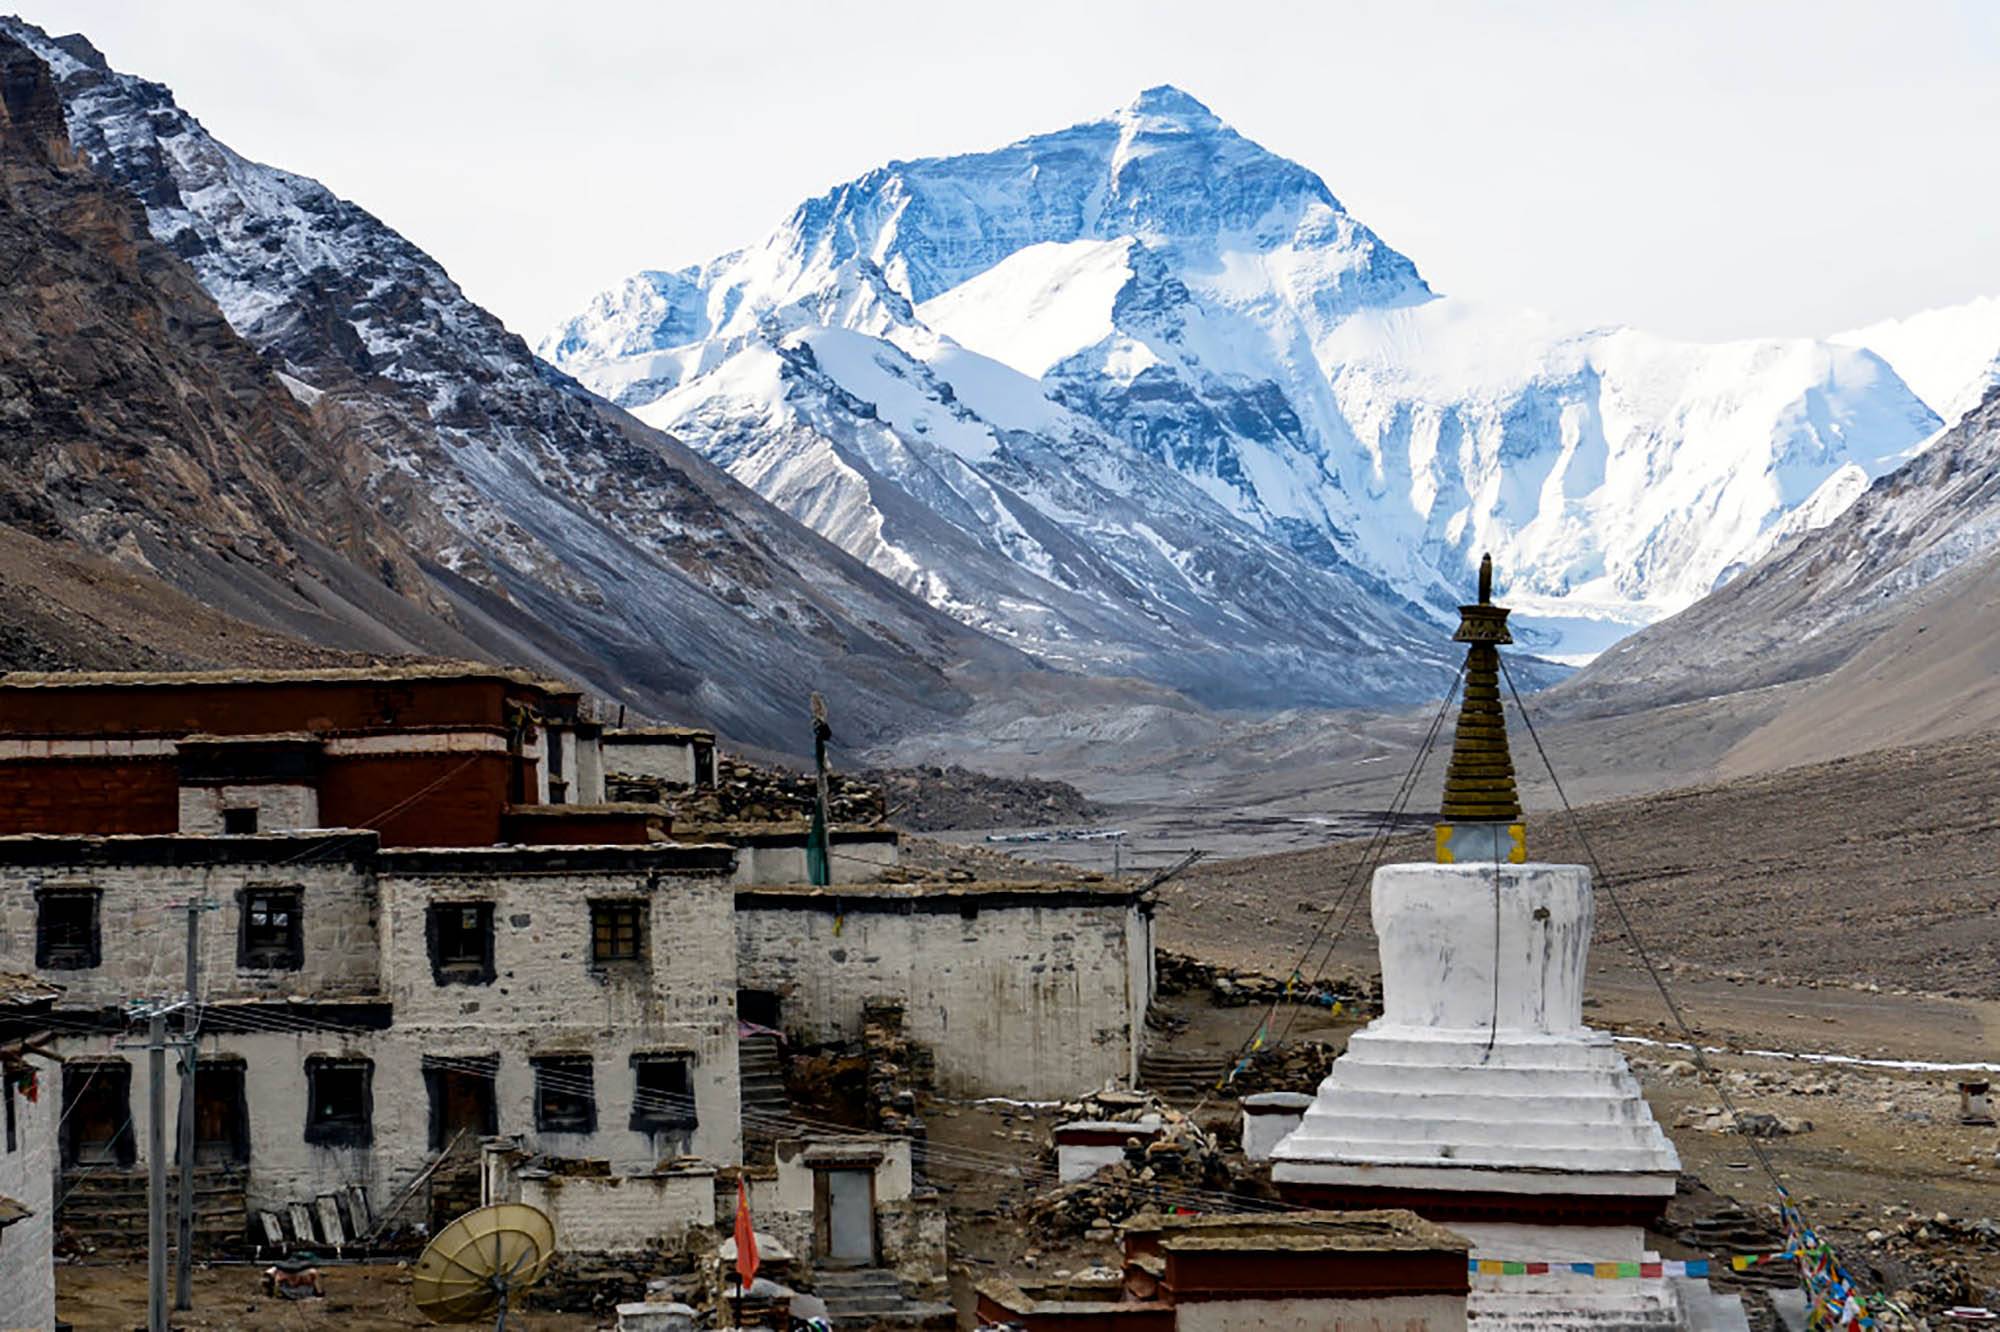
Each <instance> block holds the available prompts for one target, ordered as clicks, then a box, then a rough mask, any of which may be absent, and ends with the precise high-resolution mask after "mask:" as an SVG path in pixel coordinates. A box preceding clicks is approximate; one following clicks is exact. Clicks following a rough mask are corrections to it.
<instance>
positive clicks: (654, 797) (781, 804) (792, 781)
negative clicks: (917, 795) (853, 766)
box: [604, 754, 888, 825]
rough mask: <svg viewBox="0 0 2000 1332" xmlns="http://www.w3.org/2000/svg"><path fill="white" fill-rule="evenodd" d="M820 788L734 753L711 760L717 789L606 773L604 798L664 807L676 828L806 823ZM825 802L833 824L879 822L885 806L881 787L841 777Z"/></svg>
mask: <svg viewBox="0 0 2000 1332" xmlns="http://www.w3.org/2000/svg"><path fill="white" fill-rule="evenodd" d="M818 795H819V787H818V783H817V782H816V781H815V780H814V779H813V777H812V776H811V775H810V774H808V773H802V772H790V771H787V770H785V769H782V768H767V767H764V766H762V765H760V764H756V763H752V762H750V761H749V760H748V759H743V758H738V757H737V756H735V755H733V754H718V755H716V759H715V786H714V787H713V788H712V789H704V790H698V791H690V790H688V789H687V788H686V787H684V786H677V785H673V784H670V783H668V782H665V781H663V780H661V779H660V778H658V777H642V776H638V775H636V774H633V773H623V772H608V773H606V774H605V775H604V797H605V799H607V800H611V801H616V802H630V803H636V804H647V805H666V806H667V807H668V809H669V811H670V812H671V813H672V815H673V817H674V819H675V820H676V821H677V822H680V823H692V824H701V823H786V822H792V821H796V820H800V819H810V818H811V817H812V813H813V806H814V804H815V803H816V802H817V800H818ZM827 803H828V807H829V810H830V813H831V816H832V820H833V822H834V823H835V824H839V825H849V824H875V823H880V822H881V821H882V819H883V816H884V815H885V814H886V813H887V810H888V806H887V804H886V802H885V801H884V799H883V795H882V788H881V787H880V786H877V785H875V784H874V783H872V782H867V781H864V780H862V779H861V778H859V777H853V776H849V775H847V774H845V773H839V772H836V773H833V774H832V775H831V776H830V777H829V778H828V779H827Z"/></svg>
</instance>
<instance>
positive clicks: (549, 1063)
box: [529, 1055, 597, 1133]
mask: <svg viewBox="0 0 2000 1332" xmlns="http://www.w3.org/2000/svg"><path fill="white" fill-rule="evenodd" d="M529 1062H531V1063H532V1064H533V1065H534V1068H535V1128H536V1129H537V1130H538V1131H539V1132H542V1133H595V1132H596V1131H597V1078H596V1072H595V1068H594V1065H593V1063H592V1061H591V1058H590V1056H589V1055H545V1056H542V1057H540V1058H536V1059H532V1060H530V1061H529Z"/></svg>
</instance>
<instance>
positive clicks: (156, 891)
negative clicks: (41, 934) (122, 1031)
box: [0, 837, 381, 1008]
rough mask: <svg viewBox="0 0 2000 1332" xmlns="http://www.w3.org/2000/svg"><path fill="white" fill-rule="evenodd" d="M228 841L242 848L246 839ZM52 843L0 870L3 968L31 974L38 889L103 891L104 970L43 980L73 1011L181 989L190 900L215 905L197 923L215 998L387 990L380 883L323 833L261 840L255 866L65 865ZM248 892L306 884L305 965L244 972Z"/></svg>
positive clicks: (59, 845)
mask: <svg viewBox="0 0 2000 1332" xmlns="http://www.w3.org/2000/svg"><path fill="white" fill-rule="evenodd" d="M231 840H232V842H236V844H237V845H239V846H240V845H244V844H246V843H248V841H249V839H242V841H241V842H237V841H236V839H231ZM48 845H49V857H50V859H49V862H48V863H46V864H43V865H37V866H14V865H8V866H0V970H4V971H21V972H33V971H34V970H35V920H36V897H35V892H36V890H37V889H38V888H49V887H56V886H61V887H65V888H81V887H89V888H95V889H97V890H98V891H99V892H100V893H102V897H101V898H100V900H99V904H98V911H99V925H100V932H101V934H102V937H103V964H102V965H101V966H98V967H96V968H93V969H91V970H88V971H51V972H48V973H46V976H45V979H48V980H52V981H55V982H56V983H58V984H60V985H62V986H63V987H64V988H65V993H64V994H63V1006H64V1007H65V1008H94V1007H107V1006H112V1007H115V1006H118V1005H121V1004H123V1003H125V1001H126V1000H128V999H131V998H135V997H140V996H145V995H169V994H172V995H177V994H179V993H180V992H181V990H182V989H183V987H184V985H185V982H186V976H187V963H186V944H185V942H184V940H185V938H186V919H187V917H186V915H185V914H184V913H183V912H181V911H177V910H173V909H171V906H172V904H173V903H177V902H183V901H186V900H187V899H189V898H190V897H193V898H195V899H198V900H207V901H210V902H214V903H215V904H216V909H215V910H212V911H207V912H204V913H203V915H202V920H201V969H202V978H203V984H202V988H203V991H204V993H205V994H206V995H207V996H208V999H209V1001H210V1002H211V1003H213V1002H216V1001H218V1000H223V999H238V998H252V997H264V998H271V997H283V996H289V995H312V996H315V997H318V998H361V997H366V996H370V995H374V994H377V993H379V992H380V989H381V970H380V958H381V954H380V950H379V948H378V947H377V936H376V913H377V897H376V890H375V883H374V879H373V877H372V875H371V874H370V873H369V872H368V870H367V869H366V867H365V866H363V865H359V864H356V863H355V862H354V861H353V860H352V859H350V858H347V857H344V856H342V855H341V854H340V853H339V852H338V851H334V852H331V853H326V854H322V851H323V849H324V848H325V847H326V846H327V843H326V841H325V839H323V838H296V839H294V838H284V837H272V838H260V839H258V842H257V847H258V851H259V854H260V857H262V858H261V859H260V861H259V862H257V863H249V864H229V863H215V864H206V865H204V864H182V865H171V864H149V865H93V864H89V863H87V861H85V860H83V859H80V858H77V859H69V860H66V859H65V850H66V844H65V842H64V840H61V839H55V838H50V839H48ZM190 845H191V846H193V847H199V846H200V845H201V844H200V843H191V844H190ZM252 885H256V886H259V887H268V886H283V887H295V888H297V889H299V893H300V897H299V901H300V918H301V929H302V930H303V931H304V936H303V937H304V944H305V948H304V959H303V960H304V966H302V967H301V968H300V969H299V970H297V971H239V970H238V969H237V966H236V943H237V934H238V930H239V928H240V925H241V920H242V904H241V893H242V891H243V890H244V889H245V888H248V887H251V886H252Z"/></svg>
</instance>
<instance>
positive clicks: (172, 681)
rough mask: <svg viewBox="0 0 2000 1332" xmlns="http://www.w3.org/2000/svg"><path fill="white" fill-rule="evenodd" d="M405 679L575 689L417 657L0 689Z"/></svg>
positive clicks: (28, 682) (46, 679)
mask: <svg viewBox="0 0 2000 1332" xmlns="http://www.w3.org/2000/svg"><path fill="white" fill-rule="evenodd" d="M407 680H502V681H505V682H507V683H509V684H518V685H527V686H529V687H531V688H535V689H540V690H542V691H543V692H545V693H551V694H577V693H581V692H582V691H581V690H579V689H578V688H577V687H576V686H575V685H572V684H569V683H566V682H565V681H562V680H556V679H551V678H550V677H548V676H542V675H536V674H534V673H533V672H532V671H527V670H523V669H521V668H520V667H517V666H493V665H488V664H485V663H482V662H476V661H431V662H414V663H409V664H405V665H397V666H323V667H309V668H305V669H299V670H264V669H258V668H250V667H226V668H223V669H219V670H207V671H7V672H5V673H0V689H81V688H93V689H173V688H180V687H195V686H200V685H264V684H370V683H376V682H381V683H395V682H399V681H407Z"/></svg>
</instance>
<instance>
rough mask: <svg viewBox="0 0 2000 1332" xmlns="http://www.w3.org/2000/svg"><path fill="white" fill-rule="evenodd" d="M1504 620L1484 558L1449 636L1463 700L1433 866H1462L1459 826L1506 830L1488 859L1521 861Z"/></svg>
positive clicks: (1462, 842) (1464, 845)
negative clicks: (1504, 677)
mask: <svg viewBox="0 0 2000 1332" xmlns="http://www.w3.org/2000/svg"><path fill="white" fill-rule="evenodd" d="M1506 616H1508V612H1506V606H1494V560H1492V556H1484V558H1480V600H1478V602H1476V604H1472V606H1460V608H1458V632H1456V634H1452V642H1462V644H1468V646H1466V698H1464V704H1460V708H1458V730H1456V732H1454V736H1452V762H1450V766H1448V768H1446V770H1444V810H1442V816H1444V826H1440V828H1438V858H1440V860H1446V862H1450V860H1464V858H1466V856H1464V852H1468V850H1472V844H1468V842H1466V840H1464V838H1458V836H1454V830H1456V828H1458V826H1462V824H1486V826H1504V828H1506V834H1504V836H1500V840H1498V842H1492V846H1494V852H1492V858H1508V860H1522V856H1524V852H1522V848H1524V836H1522V828H1520V792H1518V790H1516V788H1514V756H1512V754H1510V752H1508V744H1506V714H1504V712H1502V710H1500V644H1510V642H1514V636H1512V634H1508V628H1506ZM1496 834H1498V830H1496ZM1486 840H1488V838H1484V836H1482V838H1480V842H1486ZM1454 850H1456V852H1460V854H1454ZM1478 858H1488V856H1486V854H1478Z"/></svg>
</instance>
